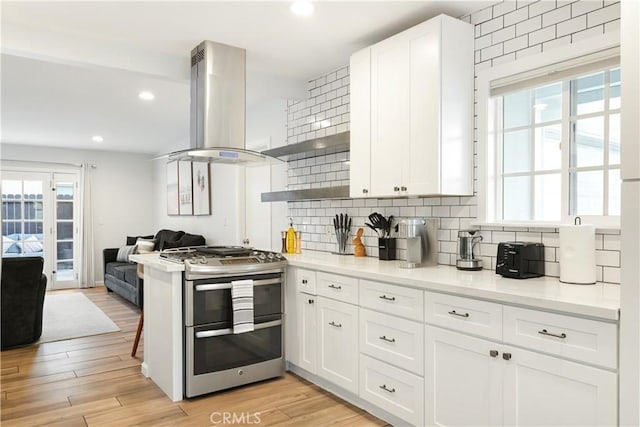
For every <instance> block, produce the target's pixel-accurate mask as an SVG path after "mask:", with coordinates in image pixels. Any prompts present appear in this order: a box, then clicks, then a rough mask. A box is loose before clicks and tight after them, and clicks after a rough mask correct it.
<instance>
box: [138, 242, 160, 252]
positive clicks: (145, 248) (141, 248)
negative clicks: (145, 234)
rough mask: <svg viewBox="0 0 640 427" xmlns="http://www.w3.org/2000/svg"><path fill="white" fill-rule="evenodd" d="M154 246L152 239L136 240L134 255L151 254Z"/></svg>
mask: <svg viewBox="0 0 640 427" xmlns="http://www.w3.org/2000/svg"><path fill="white" fill-rule="evenodd" d="M155 246H156V241H155V240H154V239H142V238H138V240H137V241H136V253H138V254H148V253H151V252H153V248H154V247H155Z"/></svg>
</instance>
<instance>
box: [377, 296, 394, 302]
mask: <svg viewBox="0 0 640 427" xmlns="http://www.w3.org/2000/svg"><path fill="white" fill-rule="evenodd" d="M378 298H380V299H383V300H386V301H395V300H396V297H388V296H386V295H380V296H379V297H378Z"/></svg>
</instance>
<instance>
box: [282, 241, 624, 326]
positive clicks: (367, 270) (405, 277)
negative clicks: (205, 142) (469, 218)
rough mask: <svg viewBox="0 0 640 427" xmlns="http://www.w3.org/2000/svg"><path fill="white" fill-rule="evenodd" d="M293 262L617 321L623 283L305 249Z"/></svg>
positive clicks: (296, 265) (329, 271)
mask: <svg viewBox="0 0 640 427" xmlns="http://www.w3.org/2000/svg"><path fill="white" fill-rule="evenodd" d="M286 258H287V260H288V261H289V265H291V266H294V267H302V268H309V269H312V270H318V271H325V272H327V273H335V274H342V275H348V276H354V277H358V278H361V279H369V280H375V281H382V282H388V283H393V284H398V285H405V286H410V287H413V288H418V289H423V290H432V291H438V292H448V293H452V294H457V295H461V296H469V297H475V298H482V299H487V300H492V301H497V302H503V303H509V304H515V305H522V306H528V307H533V308H540V309H545V310H552V311H559V312H565V313H569V314H577V315H582V316H588V317H596V318H600V319H606V320H610V321H611V320H614V321H617V320H618V319H619V317H620V316H619V309H620V285H614V284H607V283H596V284H595V285H571V284H567V283H561V282H560V281H559V280H558V279H557V278H554V277H540V278H535V279H524V280H518V279H508V278H504V277H502V276H499V275H497V274H495V272H493V271H491V270H481V271H462V270H458V269H456V268H455V267H450V266H443V265H439V266H434V267H422V268H415V269H404V268H400V267H398V264H399V261H380V260H378V259H377V258H372V257H363V258H357V257H354V256H344V255H333V254H330V253H327V252H315V251H305V252H304V253H302V254H300V255H292V254H288V255H286Z"/></svg>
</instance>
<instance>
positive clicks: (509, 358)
mask: <svg viewBox="0 0 640 427" xmlns="http://www.w3.org/2000/svg"><path fill="white" fill-rule="evenodd" d="M502 358H503V359H504V360H511V353H502Z"/></svg>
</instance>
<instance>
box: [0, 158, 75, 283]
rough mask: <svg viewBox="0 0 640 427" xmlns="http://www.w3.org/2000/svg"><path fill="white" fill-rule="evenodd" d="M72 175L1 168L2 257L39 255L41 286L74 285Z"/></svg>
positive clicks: (73, 186) (73, 191)
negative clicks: (44, 283) (43, 280)
mask: <svg viewBox="0 0 640 427" xmlns="http://www.w3.org/2000/svg"><path fill="white" fill-rule="evenodd" d="M78 214H79V208H78V174H76V173H44V172H18V171H3V172H2V256H3V257H22V256H41V257H43V258H44V273H45V274H46V275H47V279H48V280H47V289H62V288H73V287H77V286H78V271H77V266H78V265H79V264H78V262H77V260H78V254H79V238H78V236H79V222H78Z"/></svg>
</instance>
